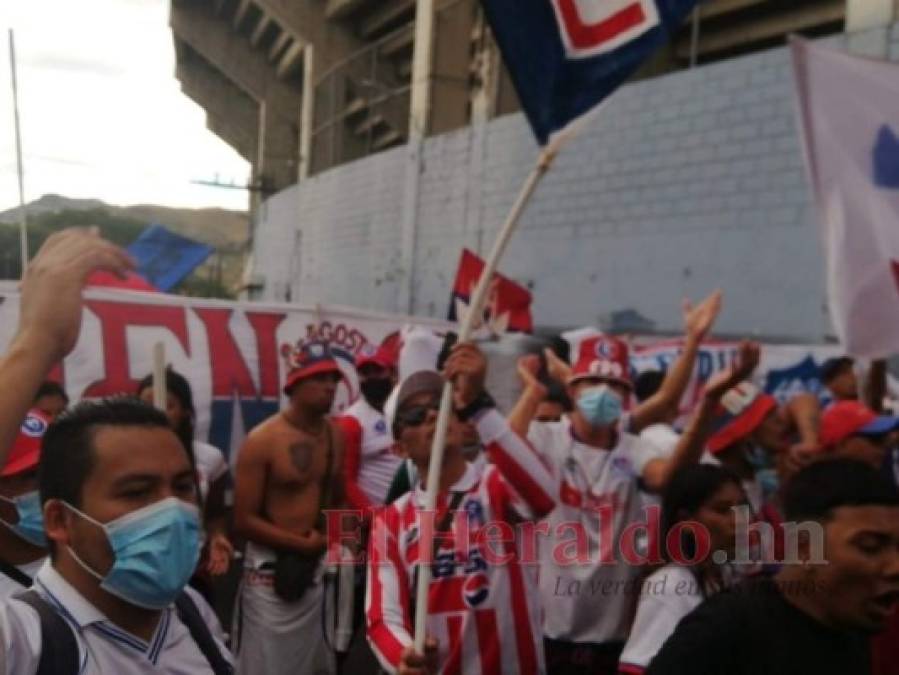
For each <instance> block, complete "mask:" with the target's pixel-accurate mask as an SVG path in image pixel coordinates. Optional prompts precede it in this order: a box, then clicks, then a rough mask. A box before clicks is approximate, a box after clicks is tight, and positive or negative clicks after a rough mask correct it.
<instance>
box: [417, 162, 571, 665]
mask: <svg viewBox="0 0 899 675" xmlns="http://www.w3.org/2000/svg"><path fill="white" fill-rule="evenodd" d="M557 151H558V147H557V146H555V145H552V146H548V147H546V148H544V149H543V150H542V151H541V153H540V157H539V159H538V160H537V164H536V165H535V166H534V168H533V169H532V170H531V173H530V174H529V175H528V177H527V180H525V182H524V185H523V186H522V188H521V192H520V193H519V194H518V198H517V199H516V200H515V203H514V204H513V205H512V209H511V211H509V215H508V217H507V218H506V222H505V223H504V224H503V226H502V229H500V231H499V234H498V235H497V237H496V241H495V242H494V244H493V249H492V250H491V251H490V256H489V257H488V258H487V260H486V263H485V265H484V270H483V272H481V278H480V280H479V281H478V285H477V288H476V289H475V292H474V295H473V296H472V298H471V304H470V305H469V307H468V312H467V313H466V314H465V318H464V319H463V321H462V327H461V329H460V330H459V342H460V343H461V342H467V341H468V340H469V339H471V334H472V332H473V331H474V328H475V326H477V325H478V323H479V318H480V316H481V314H482V313H483V311H484V303H485V302H486V300H487V291H488V289H489V288H490V280H491V279H492V278H493V275H494V273H495V272H496V268H497V267H498V266H499V261H500V259H501V258H502V257H503V253H504V252H505V250H506V247H507V246H508V244H509V241H510V240H511V238H512V235H513V234H514V233H515V230H516V228H517V227H518V221H519V220H520V218H521V214H522V213H523V212H524V208H525V206H527V204H528V201H530V199H531V196H532V195H533V194H534V190H536V188H537V185H538V184H539V183H540V180H541V179H542V178H543V176H545V175H546V172H547V171H549V169H550V167H551V166H552V163H553V160H554V159H555V157H556V153H557ZM452 403H453V385H452V383H451V382H446V383H445V384H444V385H443V394H442V396H441V398H440V412H439V413H438V414H437V427H436V429H435V431H434V441H433V444H432V445H431V459H430V461H429V467H430V468H429V470H428V482H427V491H426V493H425V505H424V510H425V511H434V508H435V506H436V503H437V492H438V488H439V486H440V470H441V467H442V465H443V451H444V450H445V448H446V432H447V427H448V426H449V419H450V413H451V412H452V409H453V408H452ZM423 550H424V549H420V551H423ZM419 557H420V559H421V560H424V561H425V563H424V564H423V563H421V562H419V567H418V588H417V590H416V597H415V651H417V652H418V653H420V654H423V653H424V645H425V626H426V622H427V618H428V602H427V600H428V588H429V587H430V585H431V562H432V561H431V560H430V555H426V554H424V553H421V555H420V556H419Z"/></svg>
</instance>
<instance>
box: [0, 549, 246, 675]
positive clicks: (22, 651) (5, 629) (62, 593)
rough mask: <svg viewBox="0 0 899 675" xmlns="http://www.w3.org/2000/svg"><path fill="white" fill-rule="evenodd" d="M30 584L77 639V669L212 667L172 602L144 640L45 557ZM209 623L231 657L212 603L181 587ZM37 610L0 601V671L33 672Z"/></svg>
mask: <svg viewBox="0 0 899 675" xmlns="http://www.w3.org/2000/svg"><path fill="white" fill-rule="evenodd" d="M34 590H36V591H37V592H38V593H40V594H41V595H42V596H43V597H44V598H45V599H46V600H47V601H48V602H49V603H50V604H51V605H53V606H54V607H56V608H58V610H59V612H60V613H61V615H62V616H63V618H64V619H66V621H67V622H68V623H69V625H70V626H71V627H73V628H74V629H75V630H73V633H74V635H75V638H76V641H77V643H78V653H79V662H80V663H81V670H80V675H112V674H113V673H115V674H116V675H118V674H125V673H127V674H128V675H142V674H143V673H146V674H147V675H150V674H158V673H170V674H171V675H188V674H191V675H194V674H195V675H205V674H206V673H210V674H211V673H212V668H211V667H210V666H209V663H208V662H207V661H206V657H205V656H203V653H202V652H201V651H200V648H199V647H198V646H197V644H196V643H195V642H194V640H193V638H192V637H191V635H190V632H189V630H188V628H187V626H185V625H184V624H183V623H182V622H181V619H180V618H178V613H177V611H175V608H174V607H173V606H172V607H169V608H167V609H165V610H163V611H162V614H161V618H160V621H159V625H158V626H157V628H156V632H155V634H154V635H153V637H152V638H150V640H149V641H144V640H143V639H141V638H139V637H137V636H136V635H132V634H131V633H128V632H126V631H124V630H123V629H121V628H120V627H118V626H117V625H116V624H114V623H112V622H111V621H110V620H109V619H107V618H106V616H105V615H104V614H103V613H102V612H101V611H100V610H99V609H97V608H96V607H94V606H93V605H92V604H90V603H89V602H88V601H87V599H86V598H85V597H84V596H83V595H81V594H80V593H79V592H78V591H76V590H75V588H74V587H73V586H72V585H71V584H69V583H68V582H67V581H66V580H65V579H63V578H62V576H61V575H60V574H59V572H57V571H56V569H55V568H54V567H53V566H52V565H51V564H50V562H49V561H47V562H46V563H45V564H44V565H43V566H42V567H41V569H40V570H39V571H38V574H37V576H36V577H35V581H34ZM185 591H186V592H187V593H188V594H189V595H190V598H191V600H193V601H194V604H195V605H196V606H197V609H198V610H199V612H200V616H202V617H203V620H204V621H205V622H206V625H208V626H209V629H210V631H211V632H212V635H213V637H214V638H215V641H216V644H217V646H218V648H219V651H220V652H221V654H222V656H223V657H224V658H225V659H227V660H231V654H230V652H229V651H228V650H227V648H226V647H225V641H224V633H223V632H222V628H221V626H220V625H219V622H218V619H216V617H215V613H214V612H213V611H212V608H210V607H209V605H208V604H207V603H206V601H205V600H203V598H202V597H200V595H199V594H198V593H197V592H196V591H194V590H193V589H191V588H187V589H185ZM42 643H43V640H42V636H41V628H40V620H39V619H38V615H37V613H36V612H35V611H34V610H33V609H32V608H31V607H30V606H28V605H26V604H25V603H23V602H19V601H18V600H10V601H9V602H7V603H5V604H3V605H0V653H5V659H6V661H5V664H3V665H4V670H3V671H0V675H32V674H33V673H35V672H36V671H37V665H38V662H39V661H40V655H41V650H42V647H43V644H42Z"/></svg>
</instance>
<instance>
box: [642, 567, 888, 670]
mask: <svg viewBox="0 0 899 675" xmlns="http://www.w3.org/2000/svg"><path fill="white" fill-rule="evenodd" d="M869 672H870V663H869V656H868V639H867V637H866V636H863V635H861V634H856V633H846V632H841V631H837V630H834V629H832V628H829V627H827V626H825V625H823V624H821V623H819V622H818V621H816V620H814V619H813V618H812V617H810V616H809V615H807V614H805V613H804V612H802V611H800V610H799V609H797V608H796V607H794V606H793V605H791V604H790V603H789V602H787V601H786V600H785V599H784V597H783V595H782V594H781V592H780V590H779V588H778V586H777V585H776V584H775V582H774V581H772V580H770V579H758V580H753V581H749V582H745V583H743V584H740V585H738V586H736V587H734V588H732V589H730V590H728V591H724V592H722V593H719V594H717V595H714V596H712V597H711V598H710V599H709V600H707V601H706V602H704V603H703V604H702V605H700V606H699V607H697V608H696V609H695V610H693V612H691V613H690V614H688V615H687V616H685V617H684V618H683V619H682V620H681V622H680V623H679V624H678V626H677V628H676V629H675V631H674V633H673V634H672V635H671V637H670V638H668V641H667V642H665V644H664V645H663V646H662V649H661V650H660V651H659V653H658V654H657V655H656V657H655V658H654V659H653V661H652V663H650V665H649V669H648V670H647V671H646V675H681V674H683V675H688V674H689V675H741V674H743V673H746V674H747V675H749V674H751V675H781V674H782V675H802V674H804V673H808V674H809V675H830V674H831V673H832V674H833V675H865V674H866V673H869Z"/></svg>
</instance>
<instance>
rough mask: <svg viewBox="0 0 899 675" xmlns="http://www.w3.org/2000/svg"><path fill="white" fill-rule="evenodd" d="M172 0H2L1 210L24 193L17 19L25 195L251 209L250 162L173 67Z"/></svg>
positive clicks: (0, 52)
mask: <svg viewBox="0 0 899 675" xmlns="http://www.w3.org/2000/svg"><path fill="white" fill-rule="evenodd" d="M168 6H169V2H168V0H0V28H2V31H3V32H2V35H0V210H4V209H6V208H9V207H12V206H15V205H17V204H18V184H17V182H16V159H15V135H14V127H13V114H12V93H11V88H10V67H9V48H8V44H7V43H8V35H7V34H8V29H9V28H13V29H14V30H15V39H16V51H17V57H18V72H19V108H20V115H21V119H22V134H23V144H24V151H25V198H26V199H27V200H28V201H31V200H33V199H36V198H37V197H40V196H41V195H43V194H46V193H51V192H52V193H57V194H62V195H66V196H68V197H85V198H86V197H93V198H98V199H102V200H104V201H107V202H110V203H112V204H121V205H128V204H138V203H153V204H164V205H169V206H191V207H199V206H222V207H226V208H236V209H245V208H246V206H247V195H246V193H245V192H243V191H239V190H224V189H216V188H209V187H203V186H197V185H191V183H190V181H191V180H192V179H212V178H214V177H215V175H216V174H219V178H220V179H221V180H224V181H231V180H232V179H233V180H234V181H235V182H241V183H243V182H245V181H246V179H247V176H248V174H249V165H248V164H247V163H246V162H245V161H244V160H243V159H242V158H241V157H240V156H239V155H238V154H237V153H236V152H235V151H234V150H232V149H231V147H230V146H228V145H227V144H226V143H225V142H224V141H222V140H221V139H219V137H218V136H216V135H215V134H213V133H212V132H210V131H208V130H207V129H206V118H205V114H204V112H203V110H202V108H200V107H199V106H197V105H196V104H195V103H194V102H193V101H192V100H191V99H189V98H188V97H187V96H185V95H184V94H182V93H181V90H180V87H179V84H178V81H177V80H176V79H175V76H174V70H175V66H174V59H175V55H174V48H173V46H172V36H171V33H170V31H169V28H168Z"/></svg>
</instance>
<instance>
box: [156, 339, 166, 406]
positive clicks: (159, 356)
mask: <svg viewBox="0 0 899 675" xmlns="http://www.w3.org/2000/svg"><path fill="white" fill-rule="evenodd" d="M167 400H168V391H166V386H165V343H163V342H157V343H156V344H154V345H153V406H154V407H156V408H158V409H159V410H161V411H163V412H165V409H166V403H167Z"/></svg>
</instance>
